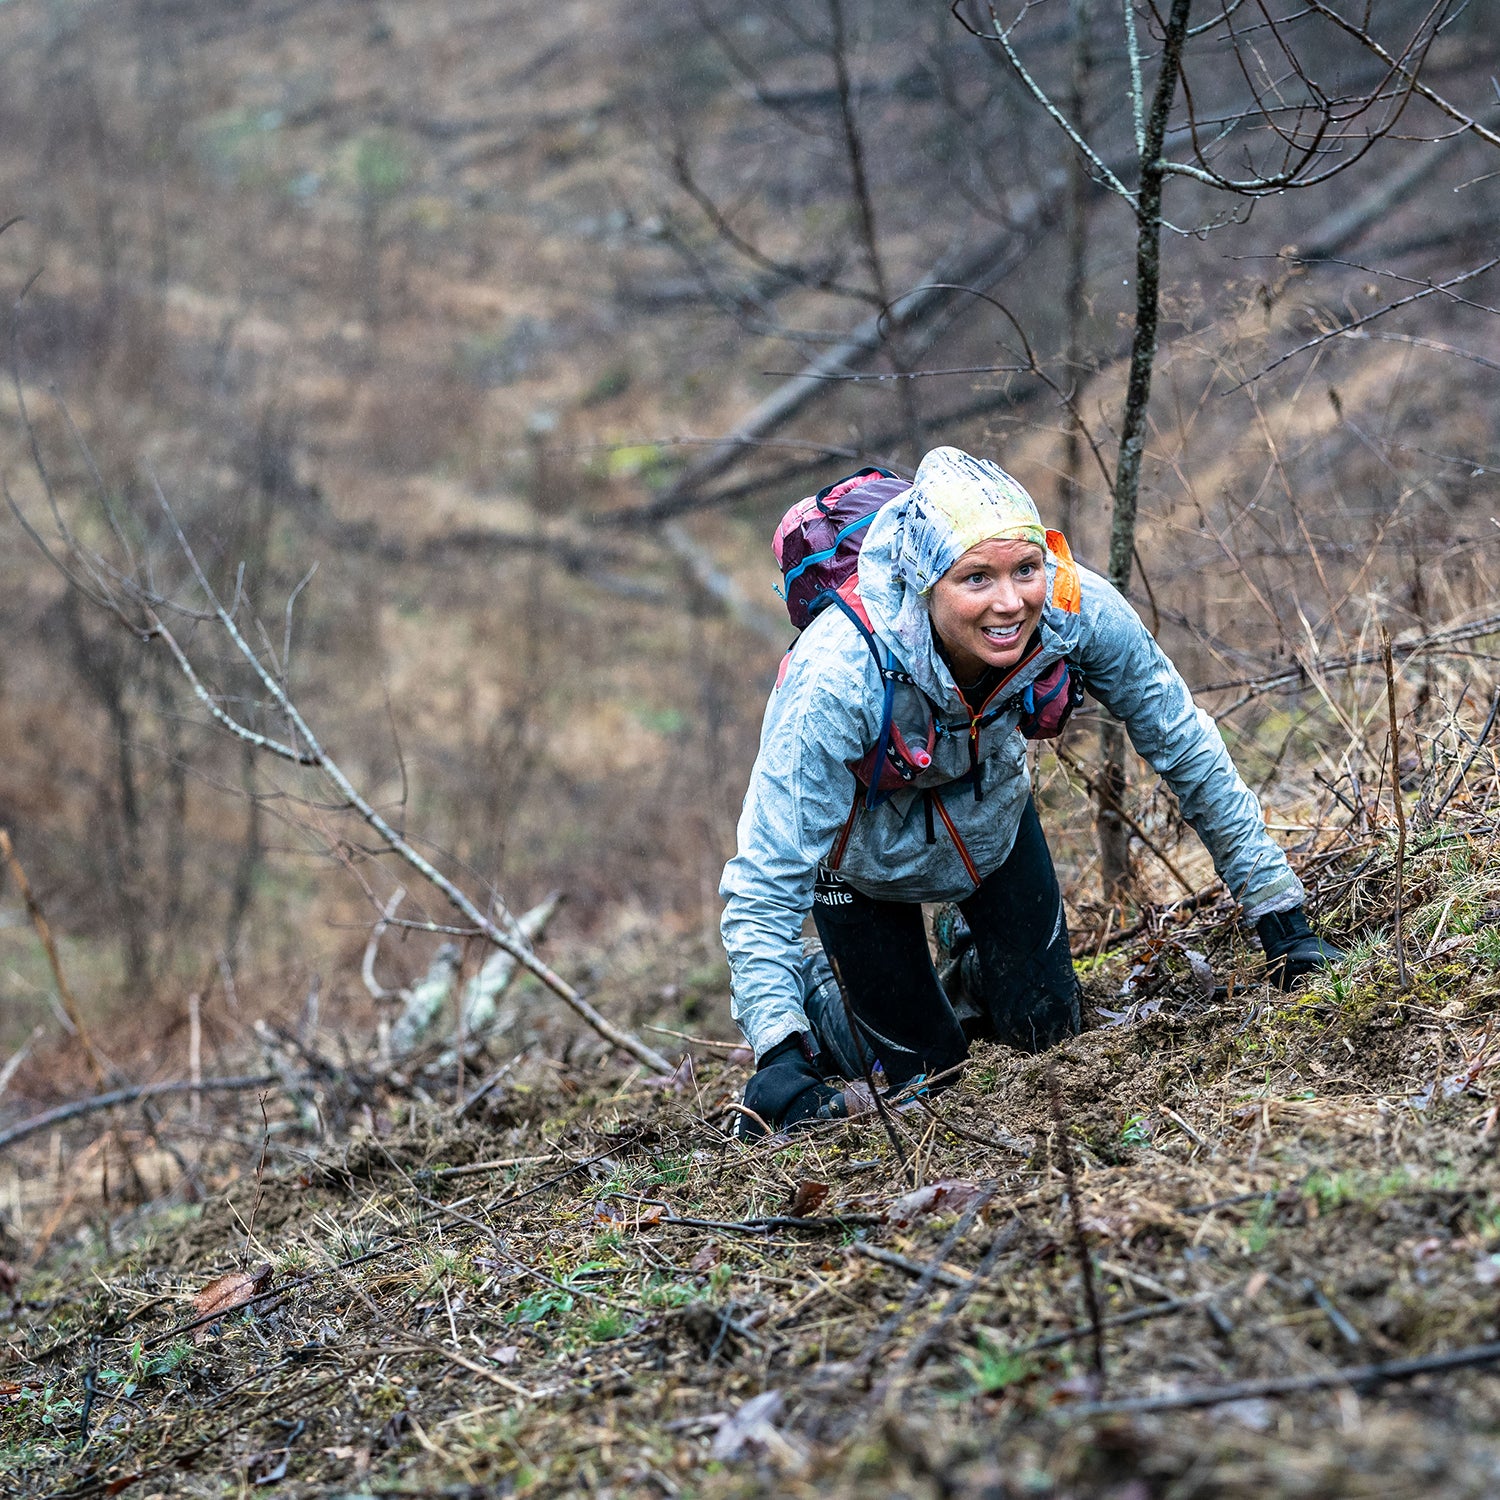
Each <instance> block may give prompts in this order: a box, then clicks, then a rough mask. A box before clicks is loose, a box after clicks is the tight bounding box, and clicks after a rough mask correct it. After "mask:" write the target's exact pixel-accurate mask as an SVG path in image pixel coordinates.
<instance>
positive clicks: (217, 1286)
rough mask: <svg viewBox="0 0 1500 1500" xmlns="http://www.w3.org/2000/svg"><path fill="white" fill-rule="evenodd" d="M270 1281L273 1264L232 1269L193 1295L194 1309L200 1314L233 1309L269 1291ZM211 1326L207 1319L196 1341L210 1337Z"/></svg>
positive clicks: (197, 1330) (194, 1338)
mask: <svg viewBox="0 0 1500 1500" xmlns="http://www.w3.org/2000/svg"><path fill="white" fill-rule="evenodd" d="M270 1284H271V1268H270V1266H269V1265H267V1264H265V1263H264V1262H262V1263H261V1264H260V1265H258V1266H251V1267H250V1269H249V1270H248V1271H230V1272H228V1273H227V1274H226V1275H223V1276H217V1277H215V1278H214V1280H212V1281H210V1282H209V1284H208V1285H207V1286H206V1287H204V1288H203V1290H202V1291H201V1292H199V1293H198V1294H197V1295H196V1296H195V1297H194V1298H193V1311H194V1312H195V1313H196V1314H197V1315H198V1316H199V1317H200V1318H207V1317H209V1316H211V1315H217V1314H219V1313H227V1312H233V1311H234V1309H235V1308H237V1307H243V1306H244V1305H245V1303H247V1302H248V1301H249V1300H250V1299H251V1298H252V1297H255V1296H257V1295H259V1294H260V1293H261V1292H263V1291H265V1289H266V1288H267V1287H268V1286H270ZM208 1328H209V1325H208V1324H207V1323H200V1324H199V1325H198V1327H196V1328H195V1329H194V1330H193V1342H194V1343H195V1344H201V1343H202V1342H203V1341H204V1339H206V1338H207V1337H208Z"/></svg>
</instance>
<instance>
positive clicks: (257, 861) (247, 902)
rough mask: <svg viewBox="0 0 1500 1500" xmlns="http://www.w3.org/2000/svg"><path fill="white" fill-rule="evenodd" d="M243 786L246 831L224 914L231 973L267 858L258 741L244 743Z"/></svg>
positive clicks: (233, 971)
mask: <svg viewBox="0 0 1500 1500" xmlns="http://www.w3.org/2000/svg"><path fill="white" fill-rule="evenodd" d="M240 787H241V789H242V790H243V791H244V794H245V833H244V837H243V839H242V840H241V842H240V857H239V859H238V860H237V861H236V862H235V867H234V884H233V885H232V886H231V887H230V890H229V911H228V913H227V914H226V916H225V918H224V962H225V963H226V964H228V966H229V972H230V973H231V974H233V973H235V972H236V971H237V970H238V968H239V950H240V938H241V936H242V935H243V933H244V930H245V919H246V918H247V917H248V916H249V915H250V908H251V906H252V904H253V903H254V900H255V877H256V875H257V874H259V872H260V866H261V861H262V860H263V859H264V858H265V843H264V840H263V839H262V837H261V831H260V822H261V816H260V796H259V794H258V793H257V792H256V789H255V746H254V745H249V744H244V745H241V747H240Z"/></svg>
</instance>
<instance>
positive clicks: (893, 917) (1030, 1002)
mask: <svg viewBox="0 0 1500 1500" xmlns="http://www.w3.org/2000/svg"><path fill="white" fill-rule="evenodd" d="M958 906H959V910H960V911H962V912H963V914H964V919H965V920H966V921H967V922H968V924H969V927H970V930H971V931H972V932H973V934H974V947H973V950H972V951H971V952H970V953H969V955H968V956H967V957H966V959H965V961H964V964H963V966H962V968H963V973H964V976H965V978H966V980H967V984H966V989H967V990H968V991H969V998H970V999H971V1001H972V1002H973V1003H974V1004H975V1005H976V1006H977V1007H978V1009H979V1010H980V1017H979V1023H978V1026H977V1028H974V1029H975V1030H976V1031H977V1034H979V1035H988V1036H993V1037H995V1038H997V1039H998V1040H1000V1041H1002V1042H1005V1043H1006V1044H1007V1045H1009V1046H1012V1047H1018V1048H1020V1049H1021V1050H1022V1051H1024V1052H1040V1051H1041V1050H1042V1049H1043V1048H1046V1047H1051V1046H1053V1045H1055V1044H1056V1043H1057V1042H1060V1041H1061V1040H1062V1039H1063V1038H1064V1037H1068V1036H1072V1035H1074V1034H1075V1033H1076V1032H1077V1030H1078V1025H1079V1013H1078V981H1077V979H1076V978H1075V977H1074V975H1073V960H1072V957H1071V955H1070V954H1069V951H1068V926H1067V922H1066V920H1065V918H1064V916H1063V906H1062V892H1061V891H1060V890H1059V888H1058V884H1057V872H1056V871H1055V870H1054V869H1053V867H1052V854H1051V852H1050V851H1049V850H1048V848H1047V840H1046V837H1045V835H1044V834H1043V833H1042V825H1041V821H1040V820H1039V819H1038V817H1037V815H1036V807H1035V806H1034V804H1033V803H1032V802H1031V801H1030V800H1029V799H1028V801H1027V803H1026V808H1025V811H1024V812H1023V813H1022V814H1021V823H1020V827H1019V828H1018V829H1017V830H1016V842H1015V845H1014V847H1013V848H1012V849H1011V852H1010V855H1009V857H1008V858H1007V859H1006V861H1005V863H1004V864H1003V865H1001V866H1000V868H999V869H998V870H996V871H994V873H993V874H991V875H988V876H986V877H985V879H984V880H983V882H981V884H980V886H979V888H978V889H977V890H976V891H975V892H974V893H973V895H971V896H969V897H967V898H966V899H965V900H963V901H960V902H959V903H958ZM813 920H814V922H815V923H816V924H817V929H818V936H819V938H820V939H821V940H822V943H823V951H824V952H825V953H826V954H828V955H829V957H830V958H832V959H833V960H834V961H835V962H836V963H837V965H838V970H839V974H840V975H841V976H842V978H843V981H844V987H845V990H846V991H847V994H848V997H849V1004H850V1008H851V1009H852V1010H853V1011H854V1015H855V1018H856V1020H857V1021H858V1023H859V1025H858V1029H859V1032H860V1033H861V1037H860V1041H862V1042H863V1044H864V1046H863V1047H861V1046H860V1045H859V1044H858V1043H857V1042H856V1041H855V1038H854V1036H853V1034H852V1033H851V1030H850V1027H849V1023H848V1018H847V1016H846V1014H845V1012H844V1006H843V1001H842V999H841V997H840V995H839V993H838V988H837V986H836V985H835V984H834V983H832V981H831V976H828V977H827V978H825V980H824V982H823V983H817V982H816V976H810V977H812V978H813V979H814V982H813V983H812V984H810V985H809V991H810V993H809V994H808V997H807V1000H808V1005H807V1011H808V1020H809V1022H810V1023H811V1026H812V1030H813V1034H814V1036H815V1037H816V1038H817V1040H818V1044H819V1046H820V1047H821V1048H822V1049H823V1051H824V1052H825V1054H827V1062H826V1063H825V1067H826V1069H827V1071H828V1072H830V1073H839V1074H842V1076H844V1077H846V1078H848V1077H855V1078H857V1077H859V1076H860V1075H861V1074H862V1073H863V1071H864V1063H865V1061H866V1060H867V1059H868V1057H869V1055H870V1054H871V1053H873V1057H874V1059H876V1060H878V1061H879V1062H880V1064H881V1066H882V1068H883V1069H884V1071H885V1075H886V1077H887V1079H889V1081H890V1082H891V1083H892V1084H893V1085H898V1086H899V1085H901V1084H904V1083H906V1082H907V1081H909V1080H910V1079H911V1078H913V1077H915V1076H916V1075H917V1074H919V1073H926V1074H933V1073H941V1072H943V1071H944V1070H945V1069H947V1068H951V1067H953V1066H954V1065H955V1064H957V1063H960V1062H962V1061H963V1059H964V1058H965V1057H966V1056H967V1055H968V1050H969V1045H968V1038H967V1037H966V1036H965V1034H964V1028H963V1027H962V1026H961V1025H960V1024H959V1020H958V1017H957V1016H956V1015H955V1013H954V1010H953V1006H952V1004H951V1003H950V1002H949V999H948V996H947V995H946V994H945V993H944V992H943V987H942V985H941V984H939V982H938V977H937V973H936V971H935V970H934V968H933V966H932V958H931V956H930V954H929V952H928V948H927V936H926V932H925V930H924V928H923V925H922V908H921V907H920V906H919V905H915V904H907V903H903V902H899V901H876V900H874V899H872V898H871V897H869V896H865V895H862V894H861V893H860V892H858V891H856V890H855V889H854V888H853V887H852V886H850V885H847V884H845V883H844V882H843V881H841V880H839V879H838V877H837V876H830V875H828V874H827V873H826V872H823V871H820V872H819V876H818V887H817V891H816V894H815V900H814V903H813Z"/></svg>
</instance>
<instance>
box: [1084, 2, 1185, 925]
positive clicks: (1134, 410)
mask: <svg viewBox="0 0 1500 1500" xmlns="http://www.w3.org/2000/svg"><path fill="white" fill-rule="evenodd" d="M1127 3H1128V0H1127ZM1191 8H1192V0H1173V3H1172V10H1171V14H1170V15H1169V16H1168V18H1167V24H1166V31H1165V35H1164V36H1163V39H1162V51H1161V71H1160V73H1159V74H1158V75H1157V79H1156V92H1155V94H1154V95H1153V96H1152V100H1151V110H1150V113H1149V114H1148V115H1147V117H1146V121H1145V134H1144V138H1143V140H1142V142H1141V163H1140V185H1139V187H1138V188H1137V190H1136V204H1137V207H1136V238H1135V337H1134V338H1133V339H1132V341H1131V346H1130V375H1129V379H1128V381H1127V383H1126V388H1125V411H1124V414H1123V417H1122V419H1121V422H1120V456H1119V460H1118V463H1117V465H1116V468H1115V494H1114V512H1113V515H1112V517H1111V520H1110V534H1109V581H1110V582H1111V583H1112V584H1114V586H1115V587H1116V588H1117V589H1119V590H1120V592H1121V593H1124V592H1125V591H1126V589H1127V588H1128V587H1129V585H1130V574H1131V571H1132V569H1133V567H1134V565H1135V530H1136V516H1137V514H1138V512H1139V508H1140V489H1141V455H1142V453H1143V451H1144V449H1145V445H1146V413H1147V408H1148V407H1149V405H1150V402H1151V376H1152V372H1153V370H1154V369H1155V366H1156V333H1157V324H1158V320H1159V317H1160V312H1161V193H1162V183H1163V181H1164V179H1165V176H1166V173H1165V171H1164V168H1163V163H1162V147H1163V145H1164V143H1165V141H1166V135H1167V117H1168V116H1169V115H1170V114H1171V111H1172V101H1173V100H1174V99H1175V98H1176V97H1177V83H1178V78H1179V73H1180V69H1181V65H1182V44H1183V40H1184V38H1185V37H1186V35H1187V25H1188V12H1189V11H1190V10H1191ZM1099 750H1100V758H1101V760H1102V762H1103V764H1102V766H1101V774H1100V777H1099V796H1098V804H1097V812H1096V822H1097V827H1098V835H1099V876H1100V880H1101V882H1102V884H1103V886H1104V895H1105V899H1106V900H1109V901H1118V900H1120V899H1122V898H1123V897H1125V896H1126V895H1127V894H1128V893H1129V888H1130V884H1131V880H1130V837H1129V833H1128V831H1127V829H1126V826H1125V823H1124V822H1123V820H1122V819H1121V818H1120V813H1119V810H1120V808H1121V807H1122V806H1123V805H1124V797H1125V788H1126V778H1125V731H1124V729H1123V727H1122V726H1121V725H1119V724H1118V723H1115V722H1113V721H1106V722H1105V723H1104V724H1103V725H1102V726H1101V728H1100V734H1099Z"/></svg>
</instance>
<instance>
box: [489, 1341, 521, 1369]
mask: <svg viewBox="0 0 1500 1500" xmlns="http://www.w3.org/2000/svg"><path fill="white" fill-rule="evenodd" d="M520 1357H521V1346H520V1345H519V1344H497V1345H496V1346H495V1347H494V1348H493V1349H491V1350H490V1358H491V1359H492V1360H494V1362H495V1363H496V1364H497V1365H513V1364H515V1362H516V1361H517V1360H518V1359H520Z"/></svg>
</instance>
